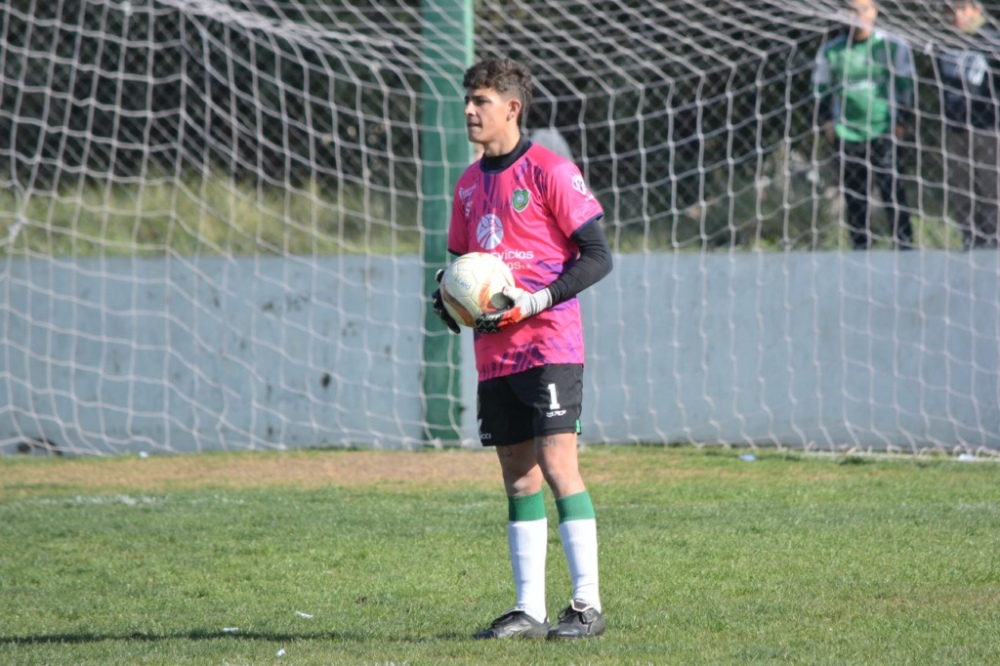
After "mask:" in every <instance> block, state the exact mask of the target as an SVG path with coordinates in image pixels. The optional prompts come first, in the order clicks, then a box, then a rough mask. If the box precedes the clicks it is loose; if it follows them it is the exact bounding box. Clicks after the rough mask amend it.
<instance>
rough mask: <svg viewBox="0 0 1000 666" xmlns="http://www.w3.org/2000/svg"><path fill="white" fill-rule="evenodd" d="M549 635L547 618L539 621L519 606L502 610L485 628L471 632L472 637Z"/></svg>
mask: <svg viewBox="0 0 1000 666" xmlns="http://www.w3.org/2000/svg"><path fill="white" fill-rule="evenodd" d="M548 635H549V619H548V618H545V621H544V622H539V621H538V620H536V619H535V618H533V617H531V616H530V615H528V614H527V613H525V612H524V610H523V609H520V608H511V609H510V610H508V611H504V612H503V614H502V615H501V616H500V617H498V618H497V619H495V620H493V624H491V625H490V626H489V627H487V628H486V629H483V630H482V631H477V632H476V633H474V634H472V637H473V638H477V639H482V638H514V637H518V638H545V637H546V636H548Z"/></svg>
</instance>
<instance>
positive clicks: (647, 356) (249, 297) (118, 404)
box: [0, 252, 1000, 453]
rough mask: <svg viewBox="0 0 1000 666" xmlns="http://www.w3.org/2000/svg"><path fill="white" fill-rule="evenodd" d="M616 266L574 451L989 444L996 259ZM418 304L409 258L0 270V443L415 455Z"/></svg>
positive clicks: (602, 293) (996, 416)
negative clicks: (609, 445) (690, 445)
mask: <svg viewBox="0 0 1000 666" xmlns="http://www.w3.org/2000/svg"><path fill="white" fill-rule="evenodd" d="M616 261H617V263H616V268H615V271H614V273H612V275H611V276H610V277H609V278H608V279H607V280H605V281H604V282H602V283H601V284H599V285H597V286H596V287H595V288H593V289H592V290H590V291H589V292H586V293H585V294H583V296H582V297H581V298H582V301H583V305H584V318H585V325H586V328H587V331H586V335H587V342H588V348H587V352H588V353H587V359H588V368H587V373H586V377H585V381H586V402H585V405H584V408H585V414H584V436H583V439H584V441H587V442H615V443H618V442H675V441H694V442H730V443H770V444H781V445H789V446H795V447H806V448H820V449H832V448H841V447H852V446H854V447H874V448H878V449H885V448H891V447H902V448H905V449H907V450H920V449H923V448H925V447H936V448H943V449H947V450H951V449H954V448H956V447H962V448H971V449H975V448H979V447H988V448H994V449H996V448H1000V407H998V403H1000V384H998V369H1000V358H998V351H1000V279H998V278H1000V265H998V255H997V253H989V252H974V253H946V252H903V253H893V252H868V253H809V254H734V255H719V254H711V255H697V254H681V255H629V256H619V257H616ZM423 312H424V296H423V294H422V287H421V284H420V266H419V262H418V259H417V258H416V257H333V258H324V259H305V260H283V259H278V258H248V259H239V260H234V259H223V258H212V259H197V260H190V259H177V258H172V259H155V260H141V259H122V260H110V259H106V260H80V261H68V260H51V259H35V258H33V259H27V260H25V259H9V258H4V259H0V330H2V339H0V452H3V453H9V452H11V451H13V450H14V448H15V447H16V445H17V444H18V443H21V442H23V441H25V440H29V439H33V440H42V439H44V440H47V441H50V442H52V443H53V444H54V445H56V446H58V447H59V448H61V449H62V450H67V451H87V452H97V453H118V452H129V451H196V450H213V449H223V448H246V447H255V448H267V447H299V446H311V445H324V444H330V445H337V446H345V445H355V446H363V447H392V448H396V447H413V446H419V445H421V443H422V442H421V436H422V420H421V419H422V416H421V415H422V395H421V381H420V376H421V365H420V353H421V335H422V331H421V317H422V316H423ZM453 342H456V343H457V344H460V345H461V347H462V354H463V359H464V366H463V373H462V389H461V390H462V395H463V398H462V400H463V406H464V407H465V410H464V412H463V423H462V430H463V433H464V437H465V438H466V442H465V444H466V445H470V446H474V445H476V444H475V441H474V438H475V418H474V413H473V412H474V409H475V377H474V374H473V372H474V371H473V366H472V363H471V336H470V335H468V334H467V335H463V336H462V338H461V339H459V338H454V339H453Z"/></svg>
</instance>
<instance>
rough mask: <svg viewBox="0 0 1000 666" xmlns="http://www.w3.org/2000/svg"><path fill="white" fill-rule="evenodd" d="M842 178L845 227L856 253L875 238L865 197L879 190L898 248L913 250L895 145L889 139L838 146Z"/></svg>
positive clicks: (844, 142)
mask: <svg viewBox="0 0 1000 666" xmlns="http://www.w3.org/2000/svg"><path fill="white" fill-rule="evenodd" d="M840 158H841V176H842V178H843V184H844V202H845V204H846V208H847V226H848V231H849V232H850V235H851V243H852V244H853V245H854V249H856V250H867V249H868V248H870V247H871V245H872V240H873V238H874V234H873V232H872V224H871V210H870V208H871V207H870V206H869V203H868V194H869V192H871V186H872V185H873V184H874V185H876V186H877V187H878V190H879V194H880V195H881V197H882V203H883V209H884V210H885V215H886V218H887V220H888V222H889V227H890V229H891V230H892V237H893V238H894V239H895V241H896V244H897V246H898V247H912V246H913V227H912V225H911V223H910V211H909V210H908V209H907V206H906V192H905V190H904V189H903V181H902V179H901V178H900V177H899V175H900V174H901V173H902V170H903V164H902V163H901V160H900V156H899V150H898V149H897V148H896V142H895V141H894V140H893V139H892V137H889V136H880V137H878V138H877V139H872V140H870V141H860V142H849V141H841V142H840Z"/></svg>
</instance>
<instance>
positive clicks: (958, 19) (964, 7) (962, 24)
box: [944, 2, 978, 30]
mask: <svg viewBox="0 0 1000 666" xmlns="http://www.w3.org/2000/svg"><path fill="white" fill-rule="evenodd" d="M944 13H945V18H946V19H947V20H948V22H949V23H951V24H952V25H953V26H955V27H956V28H958V29H959V30H968V29H969V26H971V25H972V24H973V23H974V21H975V19H976V14H977V13H978V9H977V8H976V6H975V5H974V4H973V3H971V2H956V3H954V4H953V5H951V6H948V7H946V8H945V12H944Z"/></svg>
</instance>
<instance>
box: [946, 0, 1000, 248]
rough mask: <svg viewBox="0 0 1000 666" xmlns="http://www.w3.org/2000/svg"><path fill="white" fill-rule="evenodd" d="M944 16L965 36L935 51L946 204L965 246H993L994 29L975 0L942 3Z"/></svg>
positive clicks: (997, 80)
mask: <svg viewBox="0 0 1000 666" xmlns="http://www.w3.org/2000/svg"><path fill="white" fill-rule="evenodd" d="M945 18H946V20H947V21H948V22H949V23H951V24H952V25H954V26H955V27H956V28H958V29H959V30H960V31H962V32H963V33H965V35H967V39H966V47H965V48H944V49H942V50H941V53H940V54H939V55H938V67H939V70H940V73H941V82H942V84H943V86H944V112H945V121H946V123H947V128H948V130H947V134H948V138H947V147H948V160H947V165H948V205H949V208H950V209H951V213H952V215H953V216H954V218H955V222H956V223H957V224H958V225H959V227H961V229H962V235H963V237H964V240H965V247H966V248H977V247H992V248H995V247H997V216H998V215H1000V209H998V204H997V198H998V195H1000V185H998V178H1000V170H998V167H997V158H998V156H1000V150H998V143H1000V134H998V132H997V120H998V115H1000V114H998V113H997V103H998V98H997V95H998V94H1000V91H998V90H997V86H998V85H1000V76H998V72H1000V65H998V58H1000V33H998V32H997V30H996V28H994V27H993V26H990V25H987V23H986V16H985V15H984V14H983V8H982V7H981V6H980V4H979V3H978V2H977V1H976V0H948V1H946V2H945Z"/></svg>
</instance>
